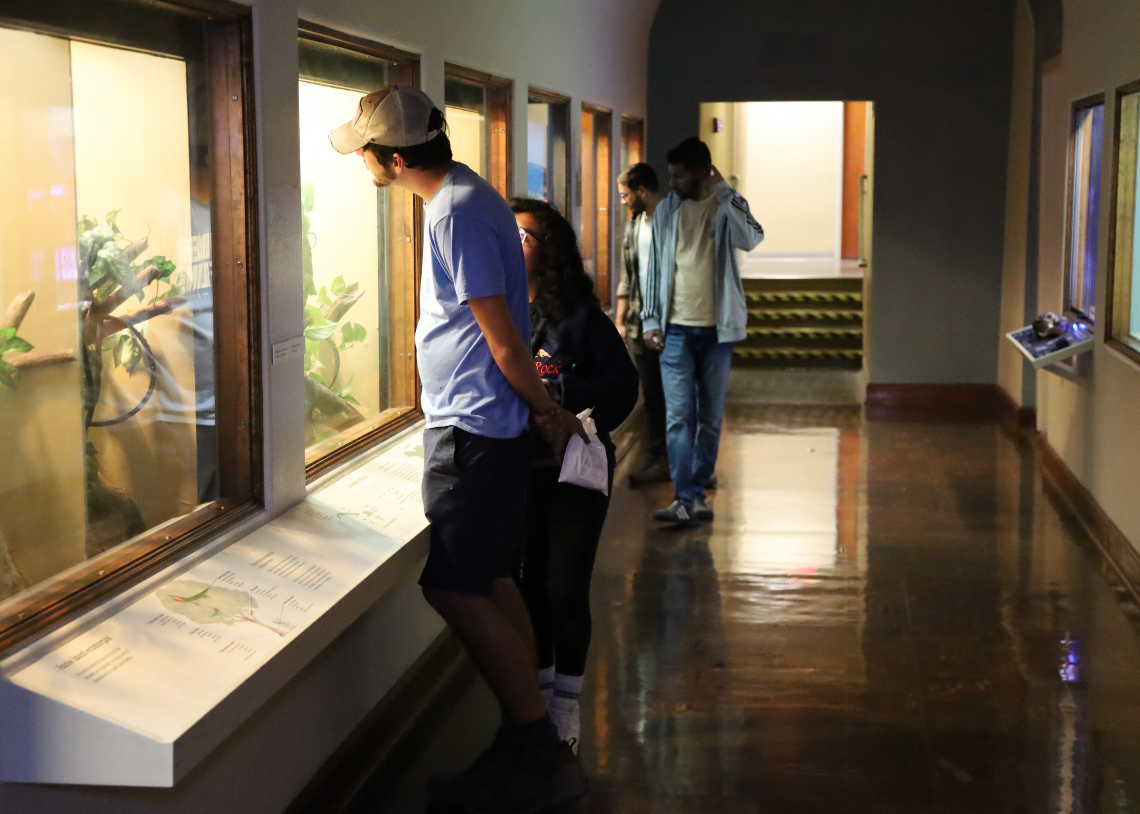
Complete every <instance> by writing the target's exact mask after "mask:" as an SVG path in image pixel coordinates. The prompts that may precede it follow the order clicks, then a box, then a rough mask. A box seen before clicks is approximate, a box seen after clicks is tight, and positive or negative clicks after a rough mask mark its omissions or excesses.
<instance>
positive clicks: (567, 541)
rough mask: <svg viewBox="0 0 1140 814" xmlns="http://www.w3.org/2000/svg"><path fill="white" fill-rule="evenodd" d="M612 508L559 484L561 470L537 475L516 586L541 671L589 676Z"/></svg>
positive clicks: (530, 488)
mask: <svg viewBox="0 0 1140 814" xmlns="http://www.w3.org/2000/svg"><path fill="white" fill-rule="evenodd" d="M610 483H611V486H612V483H613V471H612V470H611V471H610ZM609 506H610V499H609V497H608V496H607V495H603V494H602V493H601V492H598V491H595V490H593V489H584V488H582V487H581V486H573V485H571V484H569V483H559V482H558V468H557V467H550V468H545V467H544V468H542V469H537V468H536V469H533V470H531V476H530V482H529V483H528V485H527V499H526V534H525V536H524V538H523V547H522V552H521V556H520V562H519V567H518V568H517V569H516V571H515V581H516V582H517V583H518V586H519V590H520V591H521V592H522V595H523V599H525V600H526V605H527V609H528V610H529V611H530V619H531V623H532V624H533V625H534V636H535V640H536V641H537V643H538V664H537V665H536V666H537V667H539V668H542V667H549V666H550V665H551V664H554V665H555V668H556V669H557V671H558V672H559V673H562V674H563V675H571V676H580V675H583V674H584V673H585V672H586V652H587V651H588V650H589V649H590V578H591V576H592V575H593V573H594V555H595V554H597V551H598V539H599V538H600V537H601V535H602V525H603V524H604V523H605V521H606V511H607V510H608V509H609Z"/></svg>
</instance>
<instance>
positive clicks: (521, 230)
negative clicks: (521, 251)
mask: <svg viewBox="0 0 1140 814" xmlns="http://www.w3.org/2000/svg"><path fill="white" fill-rule="evenodd" d="M528 237H529V238H531V239H532V240H537V241H538V242H539V243H541V242H542V238H540V237H539V236H538V235H536V234H535V233H534V232H530V231H528V230H526V229H524V228H522V227H521V226H520V227H519V242H521V243H524V244H525V243H526V239H527V238H528Z"/></svg>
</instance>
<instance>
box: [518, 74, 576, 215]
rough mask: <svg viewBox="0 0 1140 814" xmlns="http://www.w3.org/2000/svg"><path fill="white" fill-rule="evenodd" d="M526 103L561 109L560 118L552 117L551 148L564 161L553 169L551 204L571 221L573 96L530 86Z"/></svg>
mask: <svg viewBox="0 0 1140 814" xmlns="http://www.w3.org/2000/svg"><path fill="white" fill-rule="evenodd" d="M526 100H527V104H545V105H551V106H554V105H557V106H559V108H558V115H557V117H552V120H551V122H550V125H549V126H550V128H551V131H552V133H553V145H552V146H551V147H550V148H549V149H550V151H551V157H553V154H554V153H557V154H558V155H559V157H560V158H561V161H560V162H559V165H557V166H555V167H551V168H550V175H551V190H552V195H551V200H550V203H552V204H554V205H555V206H556V207H558V210H559V211H560V212H561V213H562V214H563V215H564V216H565V217H566V218H567V219H569V218H570V212H571V209H572V208H573V206H574V200H573V189H572V187H571V184H570V167H571V163H572V162H571V153H570V150H571V140H570V97H569V96H564V95H563V94H561V93H556V92H554V91H550V90H543V89H542V88H536V87H534V86H533V85H531V86H530V87H528V88H527V95H526ZM552 112H553V111H552ZM559 193H560V194H559Z"/></svg>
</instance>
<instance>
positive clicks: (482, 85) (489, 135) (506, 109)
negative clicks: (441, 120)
mask: <svg viewBox="0 0 1140 814" xmlns="http://www.w3.org/2000/svg"><path fill="white" fill-rule="evenodd" d="M443 95H444V105H445V107H444V117H445V118H446V119H447V127H448V133H449V137H450V139H451V149H452V152H453V153H454V156H455V160H456V161H461V162H463V163H464V164H466V165H467V166H468V167H470V168H471V169H473V170H475V171H476V172H477V173H479V175H480V176H482V177H483V178H485V179H486V180H487V181H489V182H490V183H491V186H493V187H494V188H495V189H497V190H498V191H499V194H500V195H502V196H503V197H504V198H506V197H509V196H510V187H511V183H510V181H511V179H510V138H509V136H510V129H511V128H510V112H511V83H510V80H507V79H500V78H498V77H495V76H491V75H490V74H484V73H481V72H479V71H473V70H470V69H468V68H461V67H459V66H458V65H451V64H448V65H447V66H446V78H445V80H444V92H443Z"/></svg>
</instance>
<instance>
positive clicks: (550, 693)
mask: <svg viewBox="0 0 1140 814" xmlns="http://www.w3.org/2000/svg"><path fill="white" fill-rule="evenodd" d="M536 675H537V676H538V691H539V692H541V693H542V700H543V701H545V702H546V708H547V709H550V702H551V701H553V700H554V678H555V676H554V665H551V666H550V667H543V668H542V669H541V670H539V671H538V672H537V673H536Z"/></svg>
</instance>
